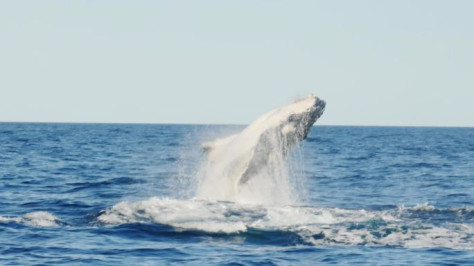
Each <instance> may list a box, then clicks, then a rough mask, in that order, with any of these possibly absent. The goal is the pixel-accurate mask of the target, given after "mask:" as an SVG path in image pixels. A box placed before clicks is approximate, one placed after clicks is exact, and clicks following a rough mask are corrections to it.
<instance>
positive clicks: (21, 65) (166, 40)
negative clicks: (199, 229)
mask: <svg viewBox="0 0 474 266" xmlns="http://www.w3.org/2000/svg"><path fill="white" fill-rule="evenodd" d="M473 10H474V1H461V0H457V1H435V0H424V1H423V0H417V1H411V0H397V1H378V0H373V1H362V0H359V1H352V0H348V1H340V0H330V1H316V0H312V1H277V0H258V1H256V0H253V1H248V0H234V1H222V0H220V1H217V0H216V1H211V0H209V1H199V0H192V1H180V0H173V1H145V0H143V1H131V0H130V1H120V0H108V1H107V0H103V1H97V0H89V1H73V0H70V1H64V0H57V1H48V0H44V1H23V0H15V1H0V121H3V122H13V121H15V122H92V123H99V122H108V123H192V124H248V123H251V122H252V121H253V120H255V119H256V118H257V117H258V116H260V115H261V114H263V113H265V112H266V111H268V110H271V109H273V108H276V107H279V106H283V105H285V104H287V103H290V102H292V101H294V100H295V99H298V98H301V97H305V96H306V95H308V94H310V93H314V94H316V95H318V96H319V97H320V98H322V99H324V100H326V101H327V106H326V110H325V113H324V115H323V116H322V117H321V119H320V120H319V121H318V124H321V125H384V126H470V127H472V126H474V49H473V47H474V16H473V15H472V12H473Z"/></svg>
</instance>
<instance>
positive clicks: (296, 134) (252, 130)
mask: <svg viewBox="0 0 474 266" xmlns="http://www.w3.org/2000/svg"><path fill="white" fill-rule="evenodd" d="M325 105H326V102H325V101H324V100H321V99H319V98H318V97H316V96H314V95H309V96H308V97H306V98H304V99H300V100H297V101H295V102H293V103H291V104H289V105H287V106H284V107H282V108H278V109H275V110H272V111H270V112H268V113H266V114H264V115H262V116H261V117H260V118H258V119H257V120H256V121H255V122H254V123H252V124H250V125H249V126H247V127H246V128H245V129H244V130H243V131H241V132H240V133H237V134H234V135H231V136H228V137H225V138H221V139H217V140H214V141H212V142H207V143H204V144H203V148H204V151H205V153H206V154H207V167H206V169H207V171H206V173H205V174H206V175H212V176H214V178H213V179H214V180H219V179H221V180H222V179H226V180H230V186H231V187H230V188H229V187H227V188H219V189H222V190H232V191H233V192H232V191H231V192H229V193H231V194H235V193H236V191H237V190H238V187H239V186H242V185H244V184H246V183H248V182H250V181H251V180H252V179H253V178H254V177H256V176H259V175H260V174H261V173H262V171H265V173H266V174H267V175H272V174H274V173H273V172H274V171H276V170H275V169H279V167H278V165H279V164H281V163H282V162H283V161H284V158H285V156H286V155H287V154H288V152H289V151H290V149H291V148H292V147H293V146H294V145H295V144H297V143H298V142H299V141H301V140H304V139H305V138H306V137H307V136H308V133H309V132H310V130H311V127H312V126H313V124H314V123H315V122H316V120H317V119H318V118H319V117H321V115H322V114H323V112H324V108H325ZM216 182H219V181H216ZM226 184H229V183H228V182H226ZM219 198H223V197H219ZM231 198H232V197H231Z"/></svg>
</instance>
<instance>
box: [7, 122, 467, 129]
mask: <svg viewBox="0 0 474 266" xmlns="http://www.w3.org/2000/svg"><path fill="white" fill-rule="evenodd" d="M0 124H78V125H79V124H86V125H87V124H89V125H194V126H248V125H250V124H251V123H249V124H232V123H179V122H178V123H174V122H66V121H0ZM314 126H332V127H411V128H474V126H456V125H447V126H439V125H367V124H362V125H357V124H319V123H318V124H315V125H313V127H314Z"/></svg>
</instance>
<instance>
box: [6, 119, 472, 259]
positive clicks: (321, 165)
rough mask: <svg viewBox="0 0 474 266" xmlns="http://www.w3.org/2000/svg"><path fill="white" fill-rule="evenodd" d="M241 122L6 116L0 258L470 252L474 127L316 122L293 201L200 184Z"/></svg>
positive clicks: (453, 255) (301, 151)
mask: <svg viewBox="0 0 474 266" xmlns="http://www.w3.org/2000/svg"><path fill="white" fill-rule="evenodd" d="M242 129H243V127H242V126H215V125H135V124H134V125H129V124H48V123H44V124H43V123H0V180H1V182H0V265H52V264H68V265H83V264H93V265H162V264H165V265H167V264H171V265H173V264H174V265H181V264H190V265H225V264H229V265H255V264H258V265H325V264H343V265H357V264H358V265H432V264H442V265H459V264H465V265H474V128H415V127H344V126H319V125H316V126H315V127H314V128H313V129H312V131H311V133H310V135H309V137H308V138H307V139H306V140H305V141H303V142H302V143H301V145H300V146H299V147H298V148H297V149H296V152H294V153H293V154H292V155H290V157H289V158H288V160H289V165H292V167H291V169H293V170H292V171H290V172H289V176H288V178H289V179H290V180H291V182H290V187H289V188H288V189H289V190H290V191H291V193H292V195H293V196H294V201H293V202H292V203H291V204H260V203H255V204H253V203H252V202H246V203H238V202H232V201H212V200H204V199H200V198H198V197H196V186H197V183H198V181H197V179H196V176H197V173H198V172H199V169H200V166H201V164H202V163H203V160H205V154H204V152H203V151H202V146H201V144H202V143H203V142H205V141H209V140H212V139H215V138H217V137H220V136H225V135H227V134H231V133H233V132H238V131H239V130H242ZM214 189H216V190H218V189H219V188H218V187H216V188H214ZM278 196H279V195H278V193H276V194H274V195H272V197H275V199H277V198H278ZM276 202H277V201H276Z"/></svg>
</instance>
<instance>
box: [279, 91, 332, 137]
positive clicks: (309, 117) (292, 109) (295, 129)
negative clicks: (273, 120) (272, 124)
mask: <svg viewBox="0 0 474 266" xmlns="http://www.w3.org/2000/svg"><path fill="white" fill-rule="evenodd" d="M325 107H326V102H325V101H324V100H321V99H319V98H318V97H316V96H314V95H309V96H308V97H306V98H303V99H300V100H297V101H295V102H293V103H292V104H289V105H287V106H285V107H283V108H280V109H278V110H276V111H275V114H276V117H277V118H278V120H279V123H278V124H276V129H279V130H280V133H281V134H282V136H283V137H285V138H287V139H293V140H294V141H301V140H303V139H306V137H307V136H308V134H309V132H310V130H311V127H312V126H313V124H314V123H315V122H316V120H318V118H320V117H321V115H322V114H323V112H324V108H325Z"/></svg>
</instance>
